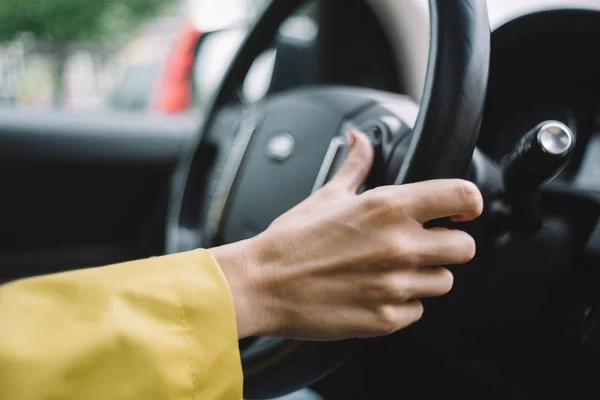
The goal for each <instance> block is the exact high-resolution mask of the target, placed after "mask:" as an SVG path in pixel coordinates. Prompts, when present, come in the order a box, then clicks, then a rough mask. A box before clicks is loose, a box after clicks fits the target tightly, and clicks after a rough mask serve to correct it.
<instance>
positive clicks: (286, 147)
mask: <svg viewBox="0 0 600 400" xmlns="http://www.w3.org/2000/svg"><path fill="white" fill-rule="evenodd" d="M295 147H296V141H295V140H294V137H293V136H292V135H291V134H290V133H288V132H283V133H278V134H276V135H273V136H272V137H271V138H270V139H269V141H268V142H267V149H266V153H267V157H269V158H270V159H271V160H274V161H279V162H282V161H285V160H287V159H288V158H289V157H290V156H291V155H292V153H293V152H294V148H295Z"/></svg>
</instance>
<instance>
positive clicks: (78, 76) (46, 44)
mask: <svg viewBox="0 0 600 400" xmlns="http://www.w3.org/2000/svg"><path fill="white" fill-rule="evenodd" d="M267 2H268V0H128V1H124V0H103V1H98V0H27V1H21V0H7V1H2V2H0V107H37V108H46V109H48V108H53V109H61V110H96V109H117V110H123V111H130V112H154V113H156V112H157V113H166V114H176V113H182V112H185V111H188V110H190V109H191V108H193V106H194V105H197V104H199V103H202V101H203V99H202V95H203V93H202V92H203V91H202V90H199V86H202V85H204V86H207V87H211V86H214V85H215V84H216V83H217V82H218V80H219V79H220V73H222V71H223V70H224V68H225V67H226V65H227V62H228V61H229V59H230V58H231V57H232V56H233V53H234V52H235V49H237V46H238V45H239V43H240V42H241V40H242V39H243V37H244V35H245V32H246V30H245V29H241V30H239V31H231V30H230V28H231V27H232V26H236V25H239V26H240V27H244V26H246V25H247V23H248V21H251V20H253V19H254V18H255V17H256V16H257V14H258V13H260V12H261V10H262V8H263V7H264V6H265V5H266V3H267ZM224 28H228V29H229V30H230V32H229V33H230V34H229V36H228V37H227V38H223V37H221V40H220V43H215V44H213V45H212V46H211V51H210V54H208V55H206V54H205V57H206V59H210V63H208V64H207V63H205V64H206V65H210V68H207V67H206V66H204V67H203V66H202V65H201V64H202V63H201V62H200V61H199V60H197V57H199V55H200V54H199V51H198V49H199V43H200V39H201V38H202V36H203V34H205V33H208V32H214V31H219V30H220V29H224ZM231 32H234V34H232V33H231ZM207 47H208V46H207ZM204 53H206V51H204ZM200 89H201V88H200Z"/></svg>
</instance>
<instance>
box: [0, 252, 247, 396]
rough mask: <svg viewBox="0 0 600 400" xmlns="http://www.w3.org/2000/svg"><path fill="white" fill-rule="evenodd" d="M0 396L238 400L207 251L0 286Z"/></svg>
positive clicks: (217, 275)
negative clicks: (0, 327)
mask: <svg viewBox="0 0 600 400" xmlns="http://www.w3.org/2000/svg"><path fill="white" fill-rule="evenodd" d="M0 321H1V324H2V329H0V365H1V366H2V367H1V368H0V399H17V398H18V399H20V400H28V399H39V398H61V399H67V400H68V399H107V398H110V399H115V400H117V399H121V398H123V399H125V398H127V399H129V398H132V397H135V398H144V399H163V398H164V399H175V398H190V399H207V400H212V399H225V400H229V399H236V400H237V399H240V398H241V397H242V373H241V366H240V359H239V350H238V345H237V330H236V323H235V312H234V306H233V300H232V298H231V293H230V291H229V287H228V285H227V282H226V280H225V277H224V276H223V274H222V272H221V270H220V268H219V266H218V265H217V264H216V261H215V260H214V258H213V257H212V255H211V254H210V253H209V252H207V251H204V250H197V251H193V252H189V253H183V254H179V255H173V256H166V257H157V258H151V259H148V260H141V261H135V262H131V263H125V264H118V265H113V266H108V267H103V268H94V269H88V270H81V271H75V272H69V273H64V274H57V275H50V276H45V277H40V278H33V279H27V280H23V281H19V282H15V283H11V284H8V285H6V286H4V287H2V288H0Z"/></svg>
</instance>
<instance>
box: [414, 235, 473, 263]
mask: <svg viewBox="0 0 600 400" xmlns="http://www.w3.org/2000/svg"><path fill="white" fill-rule="evenodd" d="M412 239H413V240H412V241H411V248H414V250H413V251H414V252H415V253H417V254H418V256H417V257H416V261H417V262H418V265H417V266H418V267H430V266H434V265H456V264H466V263H468V262H469V261H471V260H472V259H473V257H475V250H476V245H475V240H474V239H473V237H471V235H469V234H468V233H466V232H463V231H460V230H454V229H444V228H433V229H423V230H420V231H419V230H417V231H416V232H414V233H413V235H412Z"/></svg>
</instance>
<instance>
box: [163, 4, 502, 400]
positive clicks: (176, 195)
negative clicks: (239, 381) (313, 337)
mask: <svg viewBox="0 0 600 400" xmlns="http://www.w3.org/2000/svg"><path fill="white" fill-rule="evenodd" d="M304 2H305V0H272V2H271V3H270V5H269V6H268V7H267V8H266V10H265V12H264V14H263V16H262V17H261V18H260V19H259V21H258V22H257V23H256V25H255V26H254V28H253V29H252V30H251V31H250V33H249V35H248V36H247V38H246V40H245V41H244V43H243V44H242V46H241V48H240V49H239V51H238V53H237V55H236V56H235V58H234V60H233V62H232V63H231V65H230V68H229V70H228V72H227V73H226V74H225V77H224V79H223V81H222V83H221V87H220V89H219V91H218V93H217V95H216V96H215V98H214V100H213V104H212V105H211V107H210V108H209V112H208V114H207V118H206V119H205V121H204V124H203V128H202V131H201V133H202V134H201V135H199V136H198V138H197V140H198V142H197V143H193V144H192V146H191V147H190V149H189V150H190V151H186V152H185V156H184V157H182V160H181V164H180V165H179V167H178V168H177V171H176V173H175V176H174V179H173V185H172V189H171V198H170V205H169V215H168V221H167V250H168V251H181V249H180V248H178V246H177V244H176V243H174V242H176V241H177V239H176V235H174V234H172V230H173V229H176V227H177V225H178V220H179V215H180V213H181V207H182V201H183V195H184V192H185V191H186V190H187V189H188V188H189V185H193V182H188V181H189V179H188V178H189V173H190V167H191V164H192V161H193V160H194V157H195V156H196V154H197V151H198V148H199V146H200V145H201V143H202V142H201V141H202V138H203V136H204V135H203V132H204V131H206V130H207V129H209V126H210V125H211V124H212V123H213V119H214V116H215V115H216V114H217V113H218V111H219V110H220V109H221V108H223V107H224V106H226V105H227V104H229V103H231V102H233V101H235V100H236V94H237V90H238V89H239V87H240V85H241V83H242V82H243V79H244V77H245V76H246V74H247V72H248V71H249V69H250V67H251V66H252V63H253V62H254V60H255V59H256V57H257V56H258V55H259V54H260V53H261V52H262V51H263V50H265V49H266V48H267V46H268V44H269V43H270V40H271V39H272V38H273V37H274V35H275V34H276V32H277V29H278V28H279V26H280V25H281V23H282V22H284V21H285V19H286V18H287V17H289V16H290V15H292V13H293V12H294V11H295V10H296V9H297V8H298V7H299V6H301V5H302V4H303V3H304ZM341 4H343V2H340V5H341ZM429 5H430V20H431V44H430V51H429V61H428V67H427V75H426V82H425V86H424V90H423V96H422V102H421V106H420V111H419V114H418V117H417V121H416V124H415V127H414V130H413V137H412V140H411V142H410V147H409V149H408V152H407V154H406V156H405V157H404V160H405V162H403V163H402V167H401V169H400V171H399V172H398V176H397V178H396V184H402V183H409V182H417V181H422V180H428V179H434V178H460V177H464V176H465V174H466V171H467V169H468V166H469V163H470V160H471V156H472V154H473V151H474V149H475V144H476V141H477V136H478V133H479V128H480V125H481V120H482V117H483V109H484V100H485V95H486V89H487V78H488V70H489V57H490V27H489V21H488V16H487V8H486V4H485V1H484V0H451V1H449V0H429ZM355 344H356V343H355V341H340V342H331V343H323V342H299V341H292V340H286V339H269V338H266V339H261V340H259V341H258V342H257V343H255V344H254V345H253V346H252V347H250V348H249V349H246V350H245V351H242V364H243V367H244V375H245V383H244V396H245V398H248V399H261V398H263V399H264V398H272V397H275V396H280V395H283V394H286V393H289V392H291V391H294V390H297V389H299V388H302V387H304V386H306V385H309V384H311V383H313V382H314V381H316V380H318V379H320V378H322V377H324V376H325V375H327V374H328V373H329V372H331V371H332V370H333V369H335V368H336V367H337V366H338V365H340V364H341V363H342V362H343V361H344V360H345V359H346V358H347V357H348V356H349V355H350V354H351V352H352V349H353V348H354V346H355Z"/></svg>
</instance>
